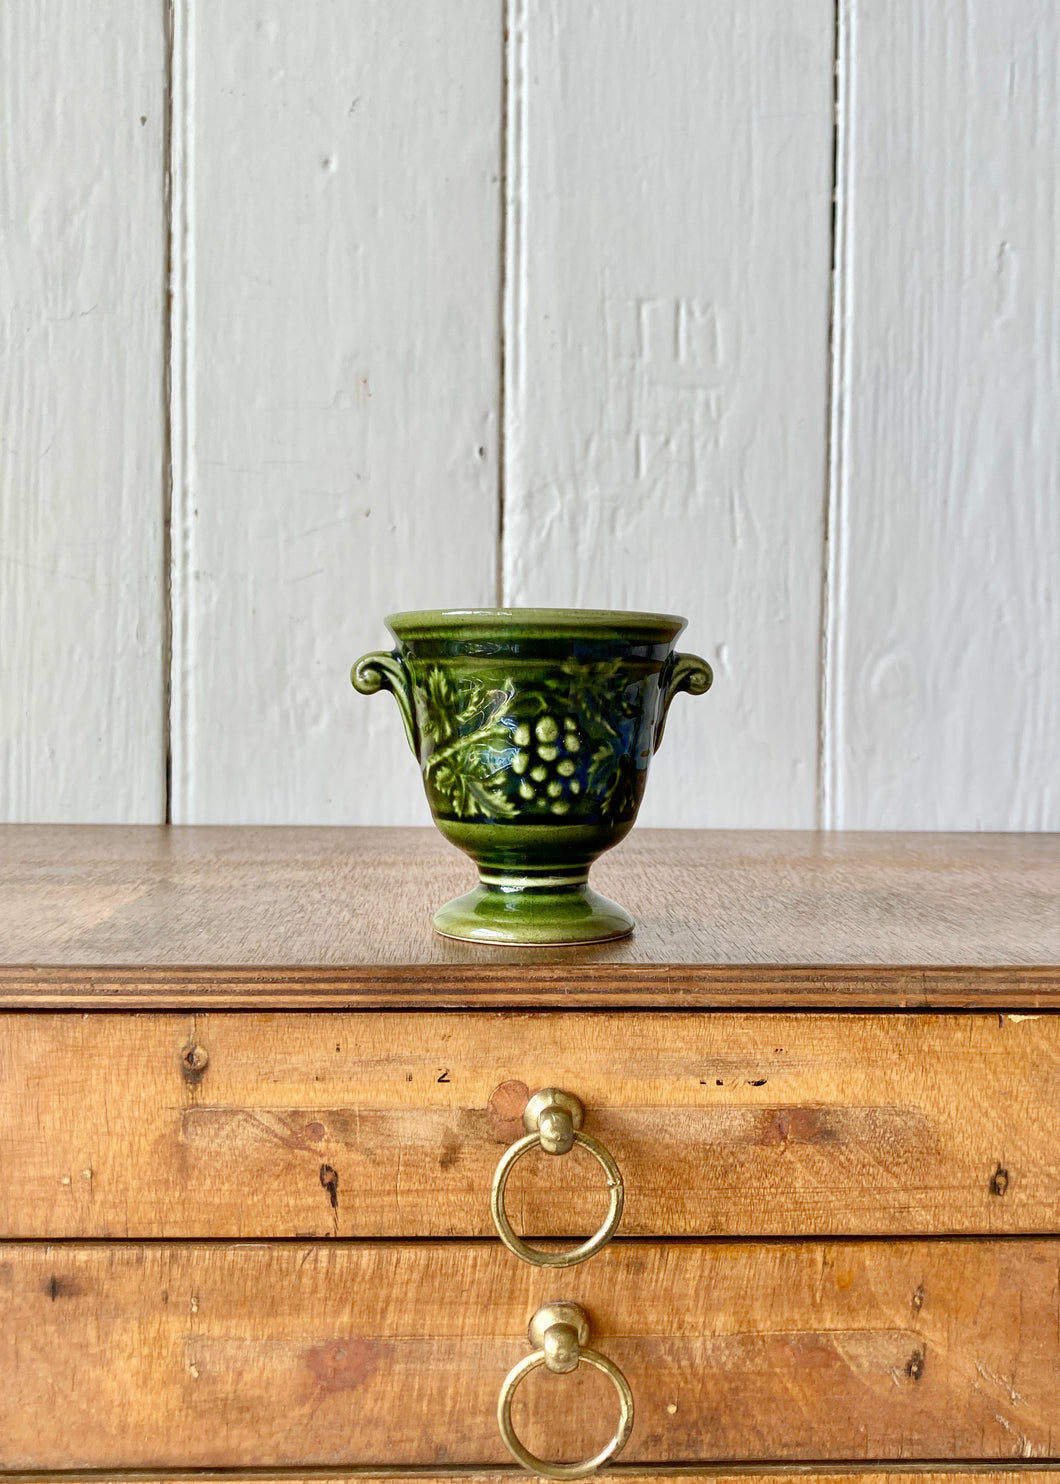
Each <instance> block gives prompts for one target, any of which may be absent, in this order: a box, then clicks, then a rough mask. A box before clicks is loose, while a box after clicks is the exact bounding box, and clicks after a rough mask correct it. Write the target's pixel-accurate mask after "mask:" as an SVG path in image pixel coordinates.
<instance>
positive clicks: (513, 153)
mask: <svg viewBox="0 0 1060 1484" xmlns="http://www.w3.org/2000/svg"><path fill="white" fill-rule="evenodd" d="M527 25H528V22H527V0H506V5H505V26H504V105H503V106H504V115H503V122H502V138H503V144H502V148H503V154H504V161H503V167H504V168H503V175H502V179H503V187H502V196H503V213H504V218H503V232H502V253H503V264H502V272H501V296H502V304H501V372H500V384H501V414H500V415H501V435H500V439H501V452H500V464H501V469H500V492H501V498H500V525H499V532H498V553H497V556H498V574H497V591H498V601H499V602H500V604H501V605H502V606H503V604H504V603H505V602H506V601H507V598H508V595H509V593H510V591H511V589H512V587H513V585H514V584H513V581H512V574H511V570H510V563H509V561H508V551H507V538H508V535H509V532H508V531H507V529H506V526H505V516H506V507H507V505H508V503H509V501H510V498H511V493H512V489H513V487H514V481H513V477H512V475H513V469H512V463H513V449H514V448H515V446H516V437H517V436H518V435H521V432H522V417H523V408H524V398H525V394H526V375H525V372H526V269H527V262H526V230H527V228H526V189H527V176H528V155H527V149H528V143H527V108H528V98H527V71H526V62H527V59H526V49H527ZM513 423H514V424H516V425H517V426H516V427H515V428H513Z"/></svg>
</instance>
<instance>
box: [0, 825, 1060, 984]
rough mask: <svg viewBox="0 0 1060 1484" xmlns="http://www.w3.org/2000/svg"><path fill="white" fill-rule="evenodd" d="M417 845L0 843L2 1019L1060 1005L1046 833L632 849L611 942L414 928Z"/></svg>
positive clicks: (302, 839)
mask: <svg viewBox="0 0 1060 1484" xmlns="http://www.w3.org/2000/svg"><path fill="white" fill-rule="evenodd" d="M473 879H474V878H473V871H472V868H471V867H470V865H469V863H468V862H467V861H465V860H463V858H462V857H460V856H459V855H458V854H457V853H456V852H455V851H453V850H451V849H450V848H449V847H448V846H447V845H446V844H445V843H444V842H443V841H442V840H441V838H440V837H439V836H438V835H437V833H436V832H435V831H433V830H422V831H417V830H372V829H363V830H329V829H324V830H311V829H290V830H287V829H220V828H219V829H192V828H186V829H179V828H177V829H168V830H167V829H157V830H152V829H149V828H145V829H135V828H133V829H107V828H93V827H83V828H75V827H62V826H53V827H40V828H38V827H21V826H19V827H15V826H7V827H0V963H2V964H3V965H4V967H3V968H2V969H0V1002H2V1003H3V1004H5V1005H7V1006H13V1005H18V1004H27V1005H46V1004H53V1005H61V1004H69V1005H100V1004H108V1003H110V1004H113V1003H114V1001H115V999H116V998H118V999H120V1002H121V1003H122V1004H124V1005H129V1006H133V1005H139V1004H161V1005H171V1006H177V1005H181V1004H183V1005H194V1004H204V1003H206V1002H208V1001H212V1002H213V1003H215V1004H218V1005H224V1004H233V1005H254V1004H262V1005H270V1004H271V1005H278V1006H283V1005H284V1004H285V1003H287V1004H292V1005H294V1004H298V1003H312V1004H314V1005H318V1006H324V1005H328V1004H332V1005H337V1006H348V1005H350V1006H352V1005H357V1004H377V1005H379V1004H386V1003H394V1004H400V1005H412V1004H417V1003H419V1004H421V1005H422V1004H424V1003H425V1002H426V1003H428V1004H431V1005H436V1006H439V1007H440V1006H459V1005H466V1004H475V1003H481V1004H499V1005H505V1004H507V1005H518V1006H525V1007H529V1006H532V1005H535V1004H536V1005H542V1004H544V1005H548V1004H562V1005H568V1006H575V1005H578V1004H586V1005H594V1004H608V1003H615V1004H621V1005H634V1006H635V1005H637V1004H638V1003H639V1004H644V1005H661V1004H666V1003H671V1004H688V1005H711V1004H725V1003H730V1004H732V1003H735V1004H749V1005H754V1004H772V1005H774V1006H783V1005H784V1004H807V1005H825V1006H827V1005H833V1006H834V1005H849V1006H857V1005H867V1006H871V1005H874V1004H879V1005H885V1006H890V1007H900V1006H909V1005H912V1006H924V1005H931V1004H950V1005H959V1006H966V1007H974V1006H976V1005H1008V1006H1013V1007H1016V1008H1033V1007H1034V1006H1036V1005H1049V1004H1060V999H1057V993H1058V991H1060V837H1057V836H1048V835H1024V836H1018V835H1016V836H1010V835H993V836H992V835H930V834H922V835H881V834H860V835H858V834H852V835H845V834H837V835H828V834H813V833H807V834H803V833H798V832H785V831H781V832H763V833H755V832H709V831H692V830H689V831H669V830H665V831H662V830H661V831H652V830H643V831H634V833H633V835H632V836H631V837H630V839H629V841H627V842H625V843H624V844H623V845H622V846H621V847H620V848H619V849H618V850H617V851H615V852H613V854H612V855H611V856H610V857H605V858H604V859H603V860H601V861H600V862H599V863H598V864H597V866H596V867H595V868H594V873H593V880H594V882H595V883H596V885H597V886H598V887H599V888H600V889H602V890H603V891H605V892H607V893H608V894H609V895H611V896H613V897H615V898H616V899H617V900H619V901H621V902H623V903H624V904H625V905H626V906H627V907H628V908H630V910H631V911H632V912H633V914H634V917H635V918H636V921H637V930H636V932H635V933H634V935H633V937H632V938H630V939H626V940H625V941H623V942H620V943H616V944H609V945H602V946H600V947H598V948H582V949H548V950H533V949H496V948H487V947H482V946H477V945H473V944H460V943H454V942H452V941H449V940H444V939H441V938H439V937H437V936H436V935H435V934H433V933H432V932H431V929H430V915H431V912H432V910H433V909H434V908H435V907H436V906H438V905H439V904H440V903H441V902H443V901H445V900H446V899H447V898H448V897H449V896H451V895H453V894H454V893H456V892H457V891H460V890H462V889H464V888H465V887H467V886H468V885H469V884H470V883H471V881H472V880H473Z"/></svg>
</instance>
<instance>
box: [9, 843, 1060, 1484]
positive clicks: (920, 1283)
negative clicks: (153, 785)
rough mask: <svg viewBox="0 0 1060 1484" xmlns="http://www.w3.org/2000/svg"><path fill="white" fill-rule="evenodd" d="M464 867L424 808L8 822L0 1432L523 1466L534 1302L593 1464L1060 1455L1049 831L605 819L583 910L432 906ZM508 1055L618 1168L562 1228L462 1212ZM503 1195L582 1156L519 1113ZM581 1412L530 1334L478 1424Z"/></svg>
mask: <svg viewBox="0 0 1060 1484" xmlns="http://www.w3.org/2000/svg"><path fill="white" fill-rule="evenodd" d="M466 875H467V870H466V866H465V865H464V863H463V862H462V861H461V860H460V859H459V858H458V857H456V856H455V855H453V854H452V853H451V852H449V850H448V849H447V847H445V846H444V845H443V844H442V843H441V842H440V841H439V840H437V839H436V837H435V836H434V835H433V834H432V833H430V832H426V831H382V830H376V831H373V830H350V831H341V830H259V829H243V830H237V829H232V830H206V829H185V830H172V831H165V830H153V829H109V830H108V829H99V828H59V827H54V828H51V827H45V828H36V827H33V828H31V827H13V826H9V827H5V828H3V829H0V965H2V966H0V1470H3V1471H6V1472H7V1473H9V1474H12V1475H18V1474H19V1473H20V1472H21V1473H23V1474H26V1473H40V1472H42V1471H44V1472H48V1471H64V1472H66V1473H67V1474H68V1475H72V1476H77V1475H79V1474H82V1475H83V1474H86V1473H88V1472H90V1471H97V1475H96V1476H97V1477H98V1476H99V1472H101V1473H102V1474H103V1476H109V1475H111V1474H115V1473H118V1472H122V1474H123V1477H126V1476H127V1471H139V1472H140V1473H141V1474H143V1475H148V1476H150V1477H151V1478H155V1477H160V1476H163V1471H169V1472H168V1473H165V1474H164V1476H165V1477H173V1478H174V1479H176V1478H179V1477H181V1472H180V1471H182V1470H183V1471H189V1470H208V1471H221V1470H224V1471H231V1470H254V1471H255V1477H258V1478H263V1477H271V1476H272V1474H274V1473H275V1474H277V1476H279V1475H281V1474H282V1476H283V1477H285V1478H288V1479H295V1478H308V1477H314V1476H326V1477H328V1478H341V1477H344V1476H346V1475H348V1474H352V1473H355V1472H356V1473H357V1474H359V1475H364V1474H366V1473H367V1474H371V1473H372V1472H377V1473H387V1474H391V1475H393V1474H401V1473H402V1472H403V1471H409V1472H410V1474H411V1473H413V1472H415V1473H416V1475H417V1477H419V1478H421V1479H422V1478H423V1477H424V1476H425V1475H430V1473H431V1471H432V1470H433V1471H436V1472H439V1471H440V1472H445V1473H452V1472H453V1471H457V1472H461V1473H464V1474H467V1473H468V1472H469V1471H472V1472H473V1471H475V1470H479V1471H486V1472H497V1471H514V1470H516V1464H515V1462H514V1460H513V1459H512V1458H511V1456H510V1455H509V1453H508V1452H507V1450H506V1448H505V1445H504V1442H503V1441H502V1438H501V1435H500V1432H499V1429H498V1420H497V1402H498V1395H499V1392H500V1389H501V1385H502V1382H504V1380H505V1377H506V1376H508V1374H509V1373H510V1372H512V1370H513V1368H514V1367H515V1366H517V1364H518V1363H519V1362H520V1361H521V1360H523V1359H525V1358H526V1357H528V1356H529V1355H530V1354H531V1353H532V1352H531V1345H530V1342H529V1340H528V1338H527V1326H528V1323H529V1321H530V1319H531V1317H532V1316H533V1315H534V1313H535V1311H537V1310H538V1309H539V1308H540V1307H541V1306H542V1305H545V1304H548V1303H551V1302H553V1301H558V1300H563V1301H569V1302H573V1303H577V1304H578V1305H580V1306H581V1307H582V1308H583V1309H584V1310H585V1312H586V1314H587V1316H588V1320H589V1324H590V1337H589V1339H588V1345H589V1347H591V1349H592V1351H594V1352H597V1353H598V1354H599V1355H601V1356H603V1357H604V1358H605V1360H606V1361H607V1362H608V1363H609V1365H611V1366H613V1367H616V1368H617V1369H618V1371H619V1372H620V1373H621V1374H622V1375H624V1377H625V1378H626V1379H627V1381H628V1385H629V1388H630V1391H631V1394H632V1399H633V1407H634V1417H633V1425H632V1431H631V1433H630V1435H629V1439H628V1442H627V1443H626V1445H625V1448H624V1450H623V1451H622V1453H621V1463H620V1465H616V1464H609V1465H608V1467H609V1468H610V1469H612V1470H613V1469H615V1468H620V1470H621V1471H622V1472H624V1473H625V1474H626V1475H627V1476H628V1475H629V1474H630V1473H631V1472H632V1473H636V1474H638V1475H639V1476H644V1477H648V1476H651V1475H654V1474H658V1473H660V1471H661V1472H663V1473H665V1472H666V1471H667V1470H669V1471H671V1472H672V1471H674V1470H675V1469H680V1470H681V1471H683V1472H684V1473H686V1474H687V1473H689V1472H691V1473H695V1472H696V1471H702V1472H709V1473H711V1474H712V1475H719V1474H720V1475H724V1474H725V1471H726V1469H729V1470H736V1471H737V1472H739V1473H741V1474H742V1475H743V1476H744V1477H746V1476H747V1475H748V1474H749V1473H752V1474H753V1473H754V1472H755V1470H756V1469H761V1470H766V1471H769V1472H772V1473H773V1474H774V1475H775V1474H777V1473H778V1472H779V1473H783V1471H784V1469H785V1467H786V1466H790V1467H791V1469H792V1470H793V1471H794V1470H797V1471H798V1472H799V1473H800V1474H802V1475H806V1474H811V1475H814V1476H817V1475H819V1476H821V1477H824V1476H829V1477H836V1478H838V1477H839V1476H841V1475H843V1474H845V1473H850V1472H853V1471H855V1470H859V1471H860V1472H862V1473H864V1472H865V1471H866V1469H872V1468H875V1470H876V1471H877V1472H878V1473H880V1474H884V1473H886V1472H887V1470H888V1469H889V1468H902V1469H906V1470H908V1469H909V1468H910V1467H913V1466H915V1467H917V1468H918V1469H919V1470H920V1471H930V1470H931V1469H934V1470H935V1471H936V1472H938V1471H939V1470H947V1469H948V1470H952V1469H953V1468H954V1467H960V1468H967V1469H973V1468H974V1469H976V1470H977V1471H978V1472H979V1473H981V1474H982V1473H983V1472H984V1471H985V1470H988V1469H992V1470H994V1471H995V1472H996V1471H999V1470H1008V1471H1010V1472H1011V1470H1012V1469H1013V1468H1016V1469H1018V1470H1022V1469H1029V1468H1031V1467H1034V1468H1036V1469H1037V1470H1039V1471H1040V1470H1041V1468H1042V1466H1043V1463H1048V1462H1050V1461H1053V1460H1060V1288H1058V1274H1060V1237H1058V1235H1057V1234H1058V1233H1060V1096H1058V1093H1060V1019H1058V1018H1057V1015H1056V1012H1055V1010H1054V1009H1053V1006H1054V1005H1056V1006H1060V842H1058V841H1057V839H1056V838H1055V837H1033V836H1023V837H1019V838H1016V837H1003V836H994V837H989V836H950V837H940V836H930V835H922V836H901V837H899V836H884V835H877V836H870V835H862V836H846V837H824V836H814V835H797V834H786V835H772V836H770V835H755V834H730V835H726V834H701V833H692V832H687V833H686V832H676V833H666V834H663V833H653V832H650V831H646V832H641V833H640V834H639V835H634V836H633V837H632V839H631V840H630V841H629V842H628V844H627V845H626V846H624V847H623V849H622V850H621V851H619V852H618V853H617V854H616V855H615V857H614V859H613V860H608V861H605V862H602V863H601V864H600V865H599V866H598V867H597V870H596V875H595V876H594V880H596V879H597V878H598V879H599V885H600V887H601V889H602V890H604V891H607V892H608V893H609V894H610V895H613V896H615V897H616V898H617V899H618V900H620V901H622V902H623V903H625V904H626V905H628V906H629V907H630V909H631V910H632V911H633V913H634V915H635V917H636V919H637V922H638V932H637V934H636V935H635V937H634V938H633V939H632V940H630V941H627V942H626V943H620V944H612V945H605V946H601V947H598V948H595V949H573V950H572V949H568V950H562V951H560V950H550V951H546V950H523V951H515V952H513V951H503V952H499V951H498V950H495V949H493V950H491V949H485V948H474V947H471V946H462V945H459V944H456V943H451V942H445V941H443V940H440V939H438V938H436V937H432V935H431V933H430V929H429V919H430V910H431V908H432V907H433V906H435V905H437V903H439V902H441V901H444V900H445V899H446V898H447V896H450V895H452V894H453V893H454V892H455V891H456V890H458V889H459V888H460V884H461V881H462V880H463V879H464V878H465V877H466ZM544 1088H560V1089H563V1090H565V1091H567V1092H569V1093H571V1094H574V1095H575V1096H576V1097H577V1098H578V1099H579V1100H580V1103H581V1104H582V1106H583V1108H584V1124H583V1131H584V1133H585V1134H586V1135H588V1136H590V1138H591V1139H593V1140H596V1141H599V1144H600V1145H602V1146H603V1148H604V1149H605V1150H607V1151H609V1152H610V1156H611V1157H613V1159H614V1161H615V1162H616V1164H617V1166H618V1169H619V1171H620V1172H621V1184H622V1188H623V1190H624V1197H625V1203H624V1209H623V1210H622V1214H621V1221H620V1224H619V1226H618V1230H617V1234H616V1235H615V1237H614V1240H612V1241H611V1242H610V1243H609V1244H608V1245H607V1246H605V1247H604V1248H603V1250H601V1251H599V1252H597V1253H596V1254H595V1255H594V1256H592V1257H590V1258H589V1259H588V1260H587V1261H585V1262H581V1263H579V1264H577V1265H575V1266H566V1267H558V1268H557V1267H548V1266H538V1265H536V1264H534V1263H530V1262H526V1261H523V1260H521V1259H520V1258H519V1257H518V1256H517V1255H515V1254H514V1253H513V1252H512V1251H510V1250H509V1249H508V1248H507V1247H505V1246H504V1245H502V1244H501V1242H500V1241H499V1239H498V1237H497V1232H496V1228H495V1226H494V1221H493V1218H492V1216H491V1209H490V1187H491V1182H492V1180H493V1177H494V1171H495V1169H496V1167H497V1164H498V1161H499V1160H500V1159H501V1158H502V1157H503V1156H504V1154H505V1151H506V1150H507V1149H509V1148H510V1147H511V1146H512V1144H513V1142H514V1141H516V1140H518V1139H520V1138H523V1137H528V1136H526V1131H525V1129H524V1124H523V1113H524V1109H525V1108H526V1105H527V1101H528V1099H529V1098H530V1097H531V1095H532V1094H534V1093H536V1092H538V1091H539V1090H540V1089H544ZM505 1199H506V1210H507V1212H508V1214H509V1216H510V1219H511V1223H512V1226H513V1227H514V1229H515V1231H516V1232H517V1233H519V1234H520V1235H521V1236H523V1237H525V1238H526V1239H527V1241H528V1242H531V1243H532V1244H533V1246H534V1248H535V1249H539V1250H541V1251H543V1252H546V1253H550V1254H551V1253H556V1252H560V1251H563V1250H565V1248H566V1247H569V1245H570V1239H572V1238H584V1237H586V1236H587V1235H588V1234H589V1233H590V1232H592V1231H593V1230H594V1229H595V1228H597V1227H598V1225H599V1224H600V1222H601V1220H602V1219H603V1216H604V1213H605V1211H606V1209H607V1202H608V1182H607V1177H606V1175H605V1173H604V1171H603V1170H602V1169H601V1168H600V1165H599V1164H598V1162H597V1160H596V1159H594V1158H593V1157H592V1154H591V1152H587V1148H586V1147H583V1146H581V1145H579V1144H576V1145H575V1147H574V1148H573V1149H572V1150H571V1151H570V1153H566V1154H563V1155H562V1156H560V1157H551V1158H550V1157H548V1156H547V1155H544V1154H542V1153H540V1152H539V1151H538V1150H537V1146H536V1145H534V1146H533V1147H532V1148H530V1149H529V1151H528V1153H527V1155H526V1157H525V1158H521V1159H520V1160H519V1162H518V1165H517V1166H516V1167H513V1170H512V1173H511V1177H510V1179H509V1181H508V1186H507V1190H506V1192H505ZM618 1411H619V1397H618V1395H617V1394H616V1389H615V1385H613V1384H612V1379H610V1378H609V1376H608V1374H607V1373H606V1372H601V1371H599V1370H598V1369H595V1368H594V1367H593V1365H591V1364H590V1365H581V1364H580V1365H578V1366H577V1367H576V1368H575V1369H574V1370H572V1371H569V1372H568V1373H565V1374H564V1373H553V1372H552V1371H551V1370H550V1369H549V1368H548V1366H547V1365H544V1364H542V1365H540V1366H538V1368H537V1369H536V1370H534V1371H533V1372H532V1373H531V1374H529V1375H527V1377H526V1379H525V1381H523V1382H522V1383H521V1384H520V1386H519V1387H518V1390H517V1392H516V1393H515V1395H514V1400H513V1401H512V1404H511V1419H512V1426H513V1428H514V1430H515V1432H516V1433H517V1435H518V1436H519V1437H521V1438H522V1439H523V1441H524V1443H525V1444H526V1446H527V1447H529V1448H530V1449H531V1450H532V1451H533V1452H534V1453H535V1454H537V1455H540V1456H541V1457H543V1458H545V1459H549V1460H555V1459H565V1460H573V1459H578V1458H582V1457H586V1456H589V1455H591V1454H593V1453H594V1452H595V1451H596V1450H598V1449H600V1448H601V1447H602V1446H603V1445H604V1444H606V1442H607V1439H608V1437H609V1436H610V1435H611V1434H612V1433H613V1431H614V1429H615V1425H616V1421H617V1418H618ZM196 1477H202V1476H201V1475H196ZM1058 1477H1060V1476H1058Z"/></svg>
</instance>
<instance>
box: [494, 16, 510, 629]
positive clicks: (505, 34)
mask: <svg viewBox="0 0 1060 1484" xmlns="http://www.w3.org/2000/svg"><path fill="white" fill-rule="evenodd" d="M511 4H512V0H503V5H502V24H501V120H500V181H501V187H500V202H499V210H500V218H501V220H500V304H499V306H498V307H499V314H498V319H499V347H498V352H499V360H498V369H497V553H496V572H495V575H494V585H495V598H496V603H497V606H498V608H503V607H504V493H505V491H504V475H505V470H504V451H505V448H506V446H507V438H506V429H505V417H506V411H505V407H506V389H505V379H504V358H505V353H506V347H507V343H508V335H507V325H506V324H505V318H504V306H505V303H506V299H507V293H508V94H509V83H508V38H509V34H510V31H509V19H510V13H511Z"/></svg>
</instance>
